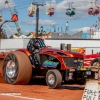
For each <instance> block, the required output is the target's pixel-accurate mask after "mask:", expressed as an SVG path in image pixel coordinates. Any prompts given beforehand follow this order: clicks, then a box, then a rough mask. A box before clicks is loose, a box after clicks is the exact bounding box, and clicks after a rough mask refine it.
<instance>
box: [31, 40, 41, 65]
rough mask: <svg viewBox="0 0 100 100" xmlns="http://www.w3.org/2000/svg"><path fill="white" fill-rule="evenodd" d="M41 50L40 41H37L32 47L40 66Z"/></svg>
mask: <svg viewBox="0 0 100 100" xmlns="http://www.w3.org/2000/svg"><path fill="white" fill-rule="evenodd" d="M39 52H40V48H39V45H38V41H35V43H33V46H32V54H33V55H34V57H35V59H36V60H37V62H38V64H40V54H39Z"/></svg>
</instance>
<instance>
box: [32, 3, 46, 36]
mask: <svg viewBox="0 0 100 100" xmlns="http://www.w3.org/2000/svg"><path fill="white" fill-rule="evenodd" d="M32 4H33V5H36V7H37V8H36V38H38V26H39V24H38V23H39V6H44V5H45V4H43V3H42V4H39V3H35V2H32Z"/></svg>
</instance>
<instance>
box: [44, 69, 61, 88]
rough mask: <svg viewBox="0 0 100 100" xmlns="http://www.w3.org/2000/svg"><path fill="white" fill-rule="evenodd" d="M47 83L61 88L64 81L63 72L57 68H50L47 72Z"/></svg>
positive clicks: (52, 86) (51, 86)
mask: <svg viewBox="0 0 100 100" xmlns="http://www.w3.org/2000/svg"><path fill="white" fill-rule="evenodd" d="M46 83H47V85H48V86H49V87H50V88H53V89H54V88H59V87H60V86H61V83H62V75H61V73H60V72H59V71H58V70H56V69H52V70H49V71H48V72H47V74H46Z"/></svg>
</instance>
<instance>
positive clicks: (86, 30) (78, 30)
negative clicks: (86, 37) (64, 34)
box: [71, 27, 90, 33]
mask: <svg viewBox="0 0 100 100" xmlns="http://www.w3.org/2000/svg"><path fill="white" fill-rule="evenodd" d="M80 31H83V33H89V32H90V27H83V28H78V29H73V30H72V31H71V32H72V33H77V32H80Z"/></svg>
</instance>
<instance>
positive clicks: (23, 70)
mask: <svg viewBox="0 0 100 100" xmlns="http://www.w3.org/2000/svg"><path fill="white" fill-rule="evenodd" d="M2 73H3V78H4V80H5V82H6V83H9V84H27V83H28V82H29V81H30V78H31V75H32V66H31V63H30V61H29V58H28V56H27V55H26V54H25V53H23V52H21V51H14V52H11V53H9V54H8V55H7V56H6V57H5V58H4V62H3V67H2Z"/></svg>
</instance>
